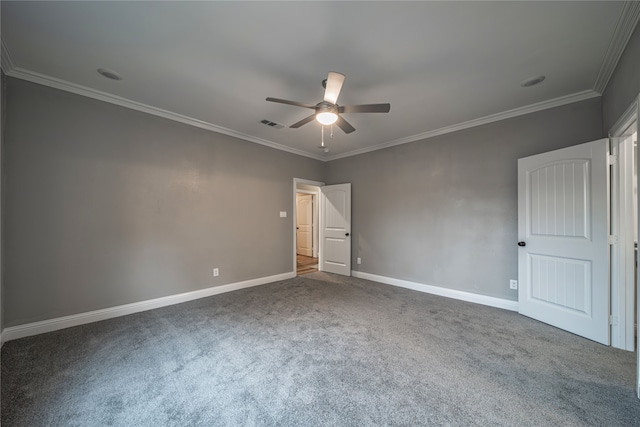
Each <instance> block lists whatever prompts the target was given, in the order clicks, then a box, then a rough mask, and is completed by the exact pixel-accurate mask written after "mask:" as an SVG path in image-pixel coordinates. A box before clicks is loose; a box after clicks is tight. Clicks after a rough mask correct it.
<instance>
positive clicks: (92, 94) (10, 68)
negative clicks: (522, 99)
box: [2, 2, 640, 162]
mask: <svg viewBox="0 0 640 427" xmlns="http://www.w3.org/2000/svg"><path fill="white" fill-rule="evenodd" d="M629 3H637V7H635V6H629V5H628V4H629ZM625 10H632V11H635V12H633V13H635V14H636V20H635V21H634V22H635V23H637V21H638V19H637V18H638V16H640V15H639V14H638V12H640V2H628V3H627V4H625ZM625 16H628V14H625ZM625 22H629V21H628V20H627V21H625ZM634 25H635V24H634ZM629 36H630V34H629ZM627 41H628V38H627V39H626V41H625V44H626V42H627ZM623 47H624V46H623ZM618 59H619V57H618ZM616 62H617V60H616ZM2 69H3V70H4V72H5V74H6V75H7V76H10V77H15V78H18V79H22V80H26V81H30V82H32V83H37V84H41V85H44V86H49V87H52V88H55V89H59V90H63V91H66V92H71V93H74V94H76V95H81V96H86V97H89V98H93V99H97V100H100V101H104V102H108V103H111V104H115V105H119V106H121V107H125V108H130V109H133V110H137V111H141V112H144V113H148V114H151V115H154V116H158V117H162V118H165V119H169V120H173V121H176V122H180V123H184V124H186V125H190V126H194V127H198V128H201V129H206V130H209V131H212V132H216V133H221V134H224V135H228V136H232V137H234V138H239V139H242V140H245V141H249V142H253V143H256V144H260V145H264V146H267V147H270V148H274V149H276V150H281V151H285V152H288V153H291V154H296V155H299V156H303V157H309V158H312V159H315V160H320V161H322V162H329V161H332V160H337V159H342V158H345V157H351V156H357V155H359V154H365V153H369V152H371V151H377V150H382V149H384V148H389V147H394V146H396V145H402V144H408V143H410V142H415V141H420V140H424V139H428V138H433V137H436V136H440V135H446V134H449V133H453V132H458V131H461V130H464V129H469V128H473V127H477V126H482V125H485V124H489V123H493V122H497V121H500V120H505V119H509V118H512V117H518V116H522V115H525V114H530V113H534V112H537V111H542V110H546V109H549V108H555V107H559V106H562V105H566V104H571V103H574V102H579V101H584V100H587V99H591V98H596V97H599V96H601V93H599V92H598V91H595V90H585V91H582V92H577V93H574V94H570V95H566V96H562V97H559V98H554V99H551V100H547V101H542V102H538V103H535V104H531V105H527V106H524V107H519V108H515V109H512V110H508V111H504V112H500V113H496V114H491V115H489V116H485V117H480V118H478V119H473V120H469V121H466V122H462V123H458V124H454V125H451V126H446V127H443V128H439V129H435V130H431V131H427V132H423V133H419V134H417V135H412V136H408V137H405V138H400V139H396V140H393V141H389V142H385V143H382V144H378V145H374V146H372V147H366V148H361V149H358V150H353V151H349V152H346V153H342V154H336V155H333V156H327V157H324V156H320V155H317V154H312V153H308V152H306V151H303V150H300V149H297V148H292V147H288V146H286V145H282V144H278V143H276V142H273V141H269V140H266V139H262V138H257V137H255V136H251V135H248V134H245V133H242V132H238V131H234V130H232V129H227V128H224V127H222V126H217V125H214V124H213V123H209V122H206V121H203V120H199V119H194V118H192V117H188V116H185V115H182V114H178V113H174V112H172V111H168V110H164V109H161V108H157V107H153V106H150V105H147V104H143V103H140V102H137V101H132V100H130V99H126V98H123V97H120V96H116V95H112V94H109V93H106V92H102V91H99V90H96V89H91V88H88V87H86V86H82V85H78V84H75V83H70V82H67V81H65V80H61V79H57V78H55V77H51V76H47V75H44V74H40V73H36V72H34V71H30V70H26V69H23V68H20V67H16V66H15V63H14V62H13V60H12V59H11V55H10V54H9V50H8V49H7V47H6V46H5V44H4V41H2Z"/></svg>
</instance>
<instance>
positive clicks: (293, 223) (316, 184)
mask: <svg viewBox="0 0 640 427" xmlns="http://www.w3.org/2000/svg"><path fill="white" fill-rule="evenodd" d="M298 184H303V185H312V186H314V187H324V186H325V183H324V182H320V181H313V180H309V179H304V178H293V194H292V200H293V201H292V205H293V209H292V212H293V214H292V215H291V217H292V218H291V229H292V231H293V272H294V273H296V270H297V261H296V260H297V258H296V255H297V251H296V247H297V246H296V244H297V240H296V218H297V217H298V216H297V215H298V212H297V209H296V193H298V192H306V191H304V190H302V191H301V190H298ZM315 195H316V197H315V199H316V201H317V202H318V203H316V206H314V207H313V209H314V210H315V211H316V212H315V214H318V215H314V217H315V220H314V224H313V227H314V228H315V227H318V224H316V223H317V222H319V220H320V218H319V216H320V215H319V213H320V211H319V210H318V209H319V208H318V206H319V205H320V197H319V194H317V193H315ZM314 250H317V252H315V253H316V255H318V256H319V254H320V253H322V242H321V241H320V239H318V245H317V249H316V248H315V247H314ZM318 271H322V270H321V266H320V263H318Z"/></svg>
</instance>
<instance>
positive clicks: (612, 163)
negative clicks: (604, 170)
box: [608, 154, 618, 165]
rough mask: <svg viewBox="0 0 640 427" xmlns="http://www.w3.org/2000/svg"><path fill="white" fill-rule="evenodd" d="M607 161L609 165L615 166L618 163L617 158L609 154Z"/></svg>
mask: <svg viewBox="0 0 640 427" xmlns="http://www.w3.org/2000/svg"><path fill="white" fill-rule="evenodd" d="M608 161H609V165H615V164H616V163H618V156H617V155H615V154H610V155H609V158H608Z"/></svg>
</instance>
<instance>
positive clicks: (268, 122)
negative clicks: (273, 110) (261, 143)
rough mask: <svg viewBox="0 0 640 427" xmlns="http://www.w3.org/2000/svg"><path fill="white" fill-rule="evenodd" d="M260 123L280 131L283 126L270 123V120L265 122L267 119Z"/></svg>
mask: <svg viewBox="0 0 640 427" xmlns="http://www.w3.org/2000/svg"><path fill="white" fill-rule="evenodd" d="M260 123H263V124H265V125H267V126H271V127H272V128H276V129H282V128H283V127H284V126H283V125H279V124H278V123H276V122H272V121H271V120H267V119H264V120H260Z"/></svg>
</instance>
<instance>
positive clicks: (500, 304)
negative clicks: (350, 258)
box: [351, 270, 518, 311]
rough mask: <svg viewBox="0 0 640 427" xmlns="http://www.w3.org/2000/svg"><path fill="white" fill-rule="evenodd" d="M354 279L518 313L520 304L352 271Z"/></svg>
mask: <svg viewBox="0 0 640 427" xmlns="http://www.w3.org/2000/svg"><path fill="white" fill-rule="evenodd" d="M351 275H352V276H353V277H358V278H360V279H366V280H372V281H374V282H380V283H384V284H387V285H393V286H398V287H401V288H407V289H413V290H414V291H419V292H425V293H428V294H434V295H439V296H441V297H447V298H453V299H458V300H462V301H467V302H473V303H476V304H482V305H488V306H491V307H497V308H502V309H504V310H511V311H518V302H517V301H511V300H507V299H502V298H496V297H490V296H486V295H479V294H474V293H471V292H465V291H458V290H455V289H447V288H443V287H440V286H434V285H425V284H424V283H417V282H409V281H408V280H400V279H394V278H392V277H385V276H378V275H376V274H370V273H364V272H362V271H355V270H352V271H351Z"/></svg>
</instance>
